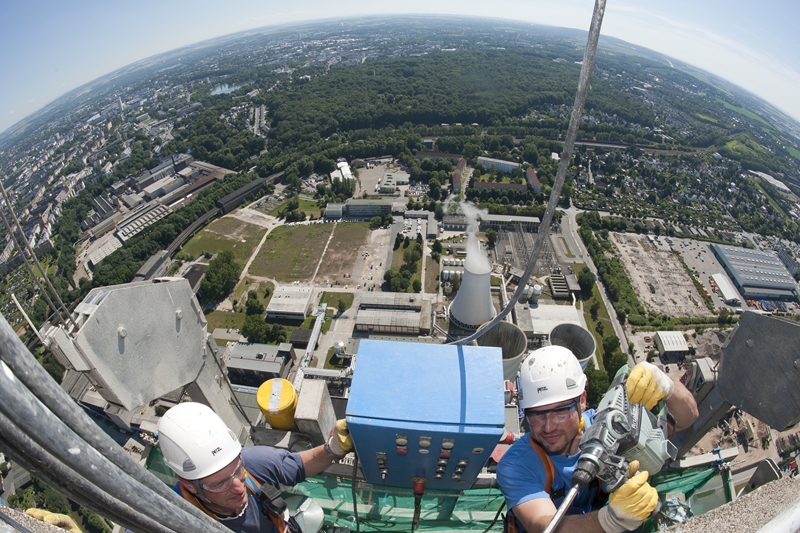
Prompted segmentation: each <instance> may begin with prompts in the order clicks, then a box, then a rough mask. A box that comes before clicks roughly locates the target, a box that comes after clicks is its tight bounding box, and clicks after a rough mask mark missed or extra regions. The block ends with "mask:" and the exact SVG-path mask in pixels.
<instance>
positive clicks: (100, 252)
mask: <svg viewBox="0 0 800 533" xmlns="http://www.w3.org/2000/svg"><path fill="white" fill-rule="evenodd" d="M120 248H122V241H120V240H119V239H117V238H116V237H111V238H109V240H108V242H106V243H104V244H103V245H102V246H101V247H100V248H98V249H97V250H95V251H94V252H92V253H91V254H89V261H88V262H87V264H88V266H89V268H91V269H92V270H94V268H95V267H97V265H99V264H100V261H102V260H103V259H105V258H106V257H108V256H109V255H111V254H112V253H114V252H115V251H116V250H119V249H120Z"/></svg>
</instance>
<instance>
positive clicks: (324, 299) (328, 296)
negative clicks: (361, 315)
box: [319, 292, 355, 311]
mask: <svg viewBox="0 0 800 533" xmlns="http://www.w3.org/2000/svg"><path fill="white" fill-rule="evenodd" d="M354 299H355V294H353V293H352V292H323V293H322V295H321V296H320V298H319V303H321V304H323V303H326V304H328V309H334V310H338V309H339V300H341V301H342V303H344V309H345V311H347V310H348V309H350V306H352V305H353V300H354Z"/></svg>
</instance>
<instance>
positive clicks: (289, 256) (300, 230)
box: [249, 224, 338, 283]
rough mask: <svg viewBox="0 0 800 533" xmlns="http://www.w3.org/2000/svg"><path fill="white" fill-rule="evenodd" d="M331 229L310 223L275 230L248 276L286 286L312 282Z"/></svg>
mask: <svg viewBox="0 0 800 533" xmlns="http://www.w3.org/2000/svg"><path fill="white" fill-rule="evenodd" d="M332 227H333V226H331V225H330V224H311V225H307V226H305V225H304V226H279V227H277V228H275V229H274V230H272V232H271V233H270V234H269V235H268V236H267V240H266V241H265V242H264V246H262V247H261V250H260V251H259V252H258V255H257V256H256V258H255V260H254V261H253V263H252V264H251V265H250V270H249V273H250V274H251V275H253V276H262V277H269V278H275V279H276V280H278V281H280V282H284V283H286V282H290V281H295V280H310V279H311V276H312V275H313V274H314V270H316V268H317V263H318V262H319V260H320V258H321V257H322V251H323V250H324V249H325V243H326V242H328V237H329V236H330V233H331V229H332ZM337 231H338V230H337Z"/></svg>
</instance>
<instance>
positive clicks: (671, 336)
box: [653, 331, 689, 364]
mask: <svg viewBox="0 0 800 533" xmlns="http://www.w3.org/2000/svg"><path fill="white" fill-rule="evenodd" d="M653 342H654V343H655V346H656V349H657V350H658V356H659V357H660V358H661V362H662V363H664V364H674V363H677V362H679V361H683V359H684V358H685V357H686V356H687V355H689V345H688V344H687V342H686V338H685V337H684V336H683V333H682V332H680V331H657V332H656V334H655V335H654V336H653Z"/></svg>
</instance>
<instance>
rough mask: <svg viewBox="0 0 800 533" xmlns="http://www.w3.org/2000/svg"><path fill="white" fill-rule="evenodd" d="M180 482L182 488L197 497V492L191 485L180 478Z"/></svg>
mask: <svg viewBox="0 0 800 533" xmlns="http://www.w3.org/2000/svg"><path fill="white" fill-rule="evenodd" d="M178 482H179V483H180V484H181V487H183V488H184V489H186V490H187V491H189V492H191V493H192V494H194V495H197V491H196V490H195V489H194V487H193V486H192V484H191V483H189V482H188V481H186V480H185V479H183V478H180V477H179V478H178Z"/></svg>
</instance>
